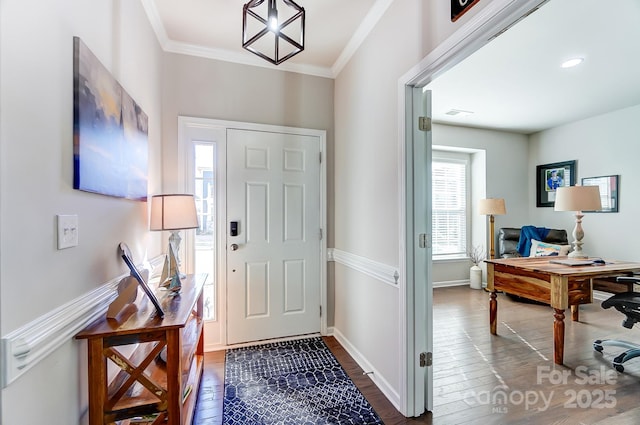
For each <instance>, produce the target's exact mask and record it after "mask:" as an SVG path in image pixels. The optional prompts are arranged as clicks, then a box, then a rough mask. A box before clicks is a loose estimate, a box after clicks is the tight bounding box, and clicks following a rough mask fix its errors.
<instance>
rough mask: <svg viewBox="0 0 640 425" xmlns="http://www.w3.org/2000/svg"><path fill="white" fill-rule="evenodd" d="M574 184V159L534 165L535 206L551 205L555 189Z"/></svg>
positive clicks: (554, 196) (554, 200) (554, 198)
mask: <svg viewBox="0 0 640 425" xmlns="http://www.w3.org/2000/svg"><path fill="white" fill-rule="evenodd" d="M575 184H576V161H575V160H574V161H564V162H554V163H552V164H542V165H538V166H536V207H553V205H554V204H555V202H556V189H557V188H559V187H565V186H574V185H575Z"/></svg>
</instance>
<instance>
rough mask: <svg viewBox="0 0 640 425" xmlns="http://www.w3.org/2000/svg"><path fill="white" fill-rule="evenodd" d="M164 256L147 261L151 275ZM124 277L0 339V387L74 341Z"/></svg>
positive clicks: (153, 274)
mask: <svg viewBox="0 0 640 425" xmlns="http://www.w3.org/2000/svg"><path fill="white" fill-rule="evenodd" d="M163 262H164V256H163V255H161V256H158V257H156V258H154V259H152V260H150V262H149V268H150V275H151V276H155V275H156V274H159V272H160V270H161V268H162V264H163ZM125 276H127V274H123V275H122V276H118V277H117V278H115V279H112V280H110V281H109V282H106V283H103V284H102V285H100V286H99V287H97V288H96V289H94V290H92V291H90V292H87V293H86V294H84V295H81V296H79V297H78V298H75V299H73V300H71V301H69V302H68V303H66V304H64V305H62V306H60V307H58V308H56V309H54V310H52V311H50V312H48V313H45V314H43V315H42V316H40V317H38V318H36V319H34V320H32V321H31V322H29V323H27V324H26V325H24V326H21V327H19V328H18V329H15V330H13V331H12V332H10V333H8V334H7V335H4V336H3V337H2V341H1V342H2V344H1V345H0V350H1V355H0V367H2V374H1V376H2V382H0V386H1V388H5V387H7V386H8V385H9V384H11V383H12V382H13V381H15V380H16V379H18V378H19V377H20V376H22V375H23V374H24V373H26V372H27V371H28V370H29V369H31V368H32V367H33V366H34V365H36V364H37V363H38V362H39V361H40V360H42V359H44V358H45V357H47V356H48V355H49V354H51V353H52V352H53V351H54V350H56V349H57V348H59V347H60V346H62V345H63V344H64V343H66V342H68V341H69V340H71V339H72V338H73V336H74V335H75V334H76V333H78V332H79V331H80V330H81V329H83V328H85V327H86V326H87V325H89V324H90V323H91V322H93V321H94V320H95V319H97V318H98V317H99V316H100V315H102V314H105V312H106V310H107V308H108V307H109V304H110V303H111V301H113V300H114V299H115V298H116V295H117V287H118V282H120V280H121V279H122V278H123V277H125Z"/></svg>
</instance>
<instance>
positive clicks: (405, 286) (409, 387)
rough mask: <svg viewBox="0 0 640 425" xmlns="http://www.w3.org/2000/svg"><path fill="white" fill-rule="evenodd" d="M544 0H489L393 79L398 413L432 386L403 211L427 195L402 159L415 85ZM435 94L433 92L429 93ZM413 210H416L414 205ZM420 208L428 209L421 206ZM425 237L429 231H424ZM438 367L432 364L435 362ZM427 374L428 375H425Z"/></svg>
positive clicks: (424, 404)
mask: <svg viewBox="0 0 640 425" xmlns="http://www.w3.org/2000/svg"><path fill="white" fill-rule="evenodd" d="M547 1H548V0H493V1H492V2H490V3H488V4H487V6H485V7H484V8H483V9H482V10H481V11H480V12H478V14H476V15H475V16H474V17H473V18H471V19H470V20H469V21H468V22H466V23H465V24H464V25H463V26H461V27H460V28H459V29H458V30H456V32H454V33H453V34H452V35H451V36H450V37H449V38H447V39H446V40H445V41H444V42H442V43H441V44H440V45H438V47H436V48H435V49H434V50H433V51H432V52H431V53H430V54H428V55H427V56H426V57H425V58H424V59H423V60H422V61H421V62H420V63H419V64H418V65H416V66H415V67H413V68H412V69H410V70H409V71H408V72H407V73H405V74H404V75H403V76H402V77H400V79H399V80H398V123H399V128H398V134H399V137H398V152H399V155H398V166H399V177H400V178H399V189H398V194H399V196H400V215H399V216H400V217H401V218H402V219H401V222H400V237H401V239H400V241H399V243H398V246H399V250H400V267H401V270H402V271H403V273H401V276H400V279H399V282H398V283H399V287H400V289H401V292H402V293H401V295H400V300H399V303H400V311H401V314H403V316H402V317H401V338H402V339H403V341H402V342H403V343H402V347H401V349H402V353H401V356H400V359H401V365H400V366H401V371H402V372H401V375H400V378H401V383H400V402H401V413H403V414H404V415H405V416H418V415H420V414H422V413H423V412H424V410H425V409H427V410H432V409H433V391H429V386H430V385H432V383H431V382H424V381H425V374H424V373H423V371H422V370H421V368H419V367H417V364H418V359H416V358H415V351H414V350H415V349H416V344H417V343H418V341H416V335H426V336H427V343H426V345H427V347H431V346H432V345H433V334H432V330H430V327H431V324H430V323H424V322H421V318H425V317H426V318H429V317H432V311H433V305H432V303H431V299H430V298H429V299H427V300H426V303H425V304H426V305H424V310H425V312H426V314H425V313H423V312H420V311H416V310H417V309H418V307H419V306H415V309H414V308H411V307H410V306H411V305H412V303H413V299H412V298H411V296H413V294H414V293H415V290H416V285H418V284H419V283H420V282H427V285H428V287H429V290H431V289H432V288H433V282H432V281H431V274H430V272H429V271H428V270H426V271H425V273H424V275H422V276H416V275H414V264H413V256H414V252H413V248H412V247H414V246H415V244H414V243H413V242H414V241H415V235H414V232H413V227H412V226H409V225H408V223H406V218H407V217H409V216H408V215H407V214H408V213H409V214H411V212H412V211H414V202H413V198H414V193H415V192H416V191H422V192H423V193H424V194H426V196H427V197H430V196H431V188H430V187H429V186H427V187H426V188H425V187H422V186H416V185H415V184H414V181H413V177H412V175H407V167H406V164H407V161H410V160H411V158H410V156H411V152H412V150H411V147H412V146H413V142H414V140H413V132H412V131H411V127H410V123H411V122H412V116H411V112H412V111H413V108H410V107H408V105H411V104H412V98H411V97H412V96H411V93H412V92H413V89H414V88H420V87H424V86H425V85H427V84H428V83H430V82H431V81H433V80H434V79H435V78H436V77H437V76H439V75H441V74H442V73H444V72H446V71H447V70H449V69H451V68H452V67H453V66H455V65H457V64H458V63H459V62H461V61H462V60H464V59H465V58H467V57H468V56H469V55H471V54H472V53H473V52H475V51H476V50H478V49H479V48H481V47H482V46H484V45H485V44H487V43H489V42H490V41H491V40H492V39H493V38H494V37H495V36H496V35H498V34H500V33H501V32H503V31H504V30H505V29H507V28H509V27H510V26H512V25H513V24H515V23H516V22H518V21H519V20H520V19H522V18H524V17H526V16H527V15H528V14H529V13H531V12H532V11H533V10H535V9H537V8H538V7H539V6H540V5H542V4H543V3H546V2H547ZM434 95H435V96H437V93H435V94H434ZM416 213H420V212H418V211H416ZM422 213H423V214H425V215H426V214H430V213H431V211H427V210H426V209H425V210H424V211H422ZM429 239H430V237H429ZM435 367H437V365H435ZM429 379H431V377H430V378H429ZM416 388H427V390H426V391H425V393H426V397H427V400H424V401H423V400H416V398H415V395H416V394H418V393H419V391H415V389H416Z"/></svg>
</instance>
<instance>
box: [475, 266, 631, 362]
mask: <svg viewBox="0 0 640 425" xmlns="http://www.w3.org/2000/svg"><path fill="white" fill-rule="evenodd" d="M562 258H563V257H551V258H550V257H532V258H528V257H527V258H504V259H496V260H485V262H486V263H487V289H488V290H489V291H491V295H490V298H489V326H490V331H491V333H492V334H493V335H496V334H497V323H498V301H497V296H496V291H504V292H507V293H509V294H513V295H519V296H521V297H524V298H528V299H531V300H536V301H541V302H545V303H548V304H549V305H551V307H552V308H553V309H554V315H553V317H554V321H553V348H554V349H553V360H554V362H555V363H556V364H562V362H563V355H564V311H565V310H566V309H567V307H569V306H571V311H572V319H573V320H574V321H578V306H579V305H580V304H587V303H591V302H593V280H594V279H603V278H612V277H617V276H628V275H630V274H632V273H634V272H640V263H630V262H625V261H615V260H611V261H609V260H607V261H606V264H604V265H588V266H566V265H562V264H554V263H550V261H551V260H554V259H556V260H557V259H562Z"/></svg>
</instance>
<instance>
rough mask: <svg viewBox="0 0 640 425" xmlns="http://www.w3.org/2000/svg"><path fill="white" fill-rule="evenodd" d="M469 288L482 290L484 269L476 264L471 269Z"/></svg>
mask: <svg viewBox="0 0 640 425" xmlns="http://www.w3.org/2000/svg"><path fill="white" fill-rule="evenodd" d="M469 286H470V287H471V289H482V269H481V268H480V267H479V266H477V265H475V264H474V265H473V266H471V268H470V269H469Z"/></svg>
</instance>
